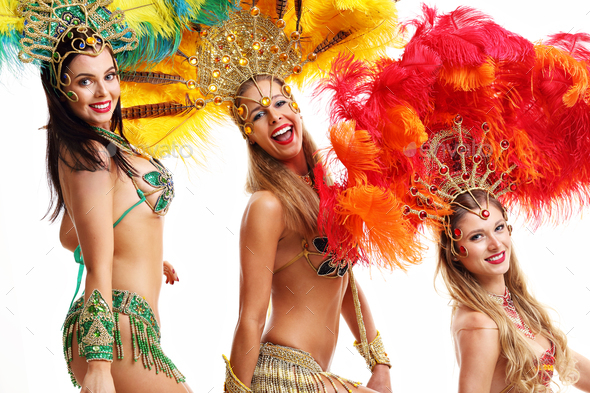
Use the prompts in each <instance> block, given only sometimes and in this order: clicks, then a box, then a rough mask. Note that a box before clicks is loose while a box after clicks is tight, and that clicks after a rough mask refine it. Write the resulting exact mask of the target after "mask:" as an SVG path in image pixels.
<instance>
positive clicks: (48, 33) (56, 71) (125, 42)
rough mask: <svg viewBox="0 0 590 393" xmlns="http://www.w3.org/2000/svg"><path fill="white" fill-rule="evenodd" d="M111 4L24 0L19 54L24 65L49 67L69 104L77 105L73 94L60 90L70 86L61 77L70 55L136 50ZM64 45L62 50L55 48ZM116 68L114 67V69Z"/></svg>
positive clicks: (107, 0) (104, 0)
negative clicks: (33, 63) (105, 49)
mask: <svg viewBox="0 0 590 393" xmlns="http://www.w3.org/2000/svg"><path fill="white" fill-rule="evenodd" d="M111 2H112V0H71V1H68V0H25V1H22V2H21V3H20V4H19V6H18V10H17V12H18V15H19V16H20V17H23V18H24V20H25V26H24V31H23V38H22V39H21V40H20V42H21V45H22V50H21V51H20V53H19V59H20V60H21V61H22V62H24V63H30V62H33V61H35V60H37V61H41V62H44V63H48V64H49V65H50V66H51V69H50V70H51V73H52V86H53V87H54V88H55V89H56V90H58V91H60V92H61V93H62V94H63V95H65V96H66V97H67V98H68V99H69V100H70V101H74V102H75V101H78V97H77V95H76V94H75V93H74V92H68V93H66V92H65V91H64V90H63V88H64V87H66V86H68V85H69V84H70V83H71V80H70V77H69V76H68V75H67V73H65V72H63V73H62V63H63V61H64V60H65V59H66V58H67V57H68V56H69V55H71V54H84V55H89V56H98V55H100V54H101V53H102V51H103V50H104V48H105V47H107V46H108V47H110V48H111V50H112V51H113V54H116V53H119V52H123V51H128V50H133V49H135V48H137V45H138V41H137V37H136V36H135V32H134V31H133V30H131V29H130V28H128V27H126V26H125V24H124V23H123V20H124V16H123V12H122V11H119V10H117V11H114V12H111V11H109V10H108V9H107V8H106V6H107V5H109V4H110V3H111ZM62 43H64V44H65V48H66V49H65V50H59V51H58V47H60V46H62ZM115 66H116V65H115Z"/></svg>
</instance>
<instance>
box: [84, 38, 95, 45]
mask: <svg viewBox="0 0 590 393" xmlns="http://www.w3.org/2000/svg"><path fill="white" fill-rule="evenodd" d="M86 43H87V44H88V45H94V44H96V38H94V37H86Z"/></svg>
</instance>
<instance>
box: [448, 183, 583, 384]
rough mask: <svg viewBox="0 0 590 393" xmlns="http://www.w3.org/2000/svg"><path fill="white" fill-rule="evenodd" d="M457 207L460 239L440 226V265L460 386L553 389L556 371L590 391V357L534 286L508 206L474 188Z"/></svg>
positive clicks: (454, 225)
mask: <svg viewBox="0 0 590 393" xmlns="http://www.w3.org/2000/svg"><path fill="white" fill-rule="evenodd" d="M452 207H453V214H452V215H451V217H450V233H455V234H457V233H460V234H461V237H460V239H459V240H455V241H454V245H453V243H452V242H451V239H450V238H449V236H448V234H447V232H446V231H443V232H442V234H441V241H440V246H439V250H438V251H439V260H438V267H437V271H438V273H440V274H441V276H442V278H443V280H444V282H445V284H446V287H447V289H448V291H449V293H450V294H451V297H452V299H453V300H454V302H455V303H454V308H453V322H452V328H451V330H452V334H453V338H454V341H455V352H456V357H457V361H458V363H459V367H460V372H459V392H460V393H463V392H485V393H507V392H533V391H534V392H537V391H551V387H552V382H551V378H552V376H553V371H554V370H555V371H557V372H558V374H559V377H560V379H561V381H562V383H564V384H565V385H571V384H573V385H574V386H576V387H577V388H578V389H580V390H581V391H584V392H590V361H589V360H588V359H587V358H585V357H583V356H582V355H580V354H578V353H576V352H574V351H572V350H571V349H570V348H568V346H567V338H566V335H565V334H564V333H563V332H562V331H561V330H560V329H559V328H558V327H557V326H555V324H554V323H553V322H552V321H551V318H550V317H549V314H548V312H547V309H546V307H545V306H543V305H542V304H541V303H539V302H538V301H537V300H536V299H535V297H534V296H533V295H532V294H531V293H530V292H529V290H528V288H527V282H526V279H525V277H524V275H523V272H522V271H521V269H520V267H519V264H518V260H517V258H516V255H515V254H514V250H513V247H512V239H511V232H512V228H511V226H510V225H508V223H507V215H506V211H505V209H504V207H503V206H502V204H501V203H500V202H499V201H498V200H497V199H495V198H493V197H492V196H491V195H489V194H488V193H487V191H484V190H471V191H469V192H464V193H463V194H460V195H459V196H457V197H456V198H455V200H454V202H453V203H452ZM483 210H487V211H488V212H489V217H487V219H483V218H482V217H486V216H487V215H488V214H487V213H486V214H482V213H481V212H482V211H483ZM452 247H455V249H456V250H455V253H453V252H452V251H451V250H452ZM553 385H555V383H553Z"/></svg>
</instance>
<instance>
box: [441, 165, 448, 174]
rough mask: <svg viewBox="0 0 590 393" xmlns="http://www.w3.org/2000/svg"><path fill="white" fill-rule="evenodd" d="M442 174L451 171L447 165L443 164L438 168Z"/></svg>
mask: <svg viewBox="0 0 590 393" xmlns="http://www.w3.org/2000/svg"><path fill="white" fill-rule="evenodd" d="M438 171H439V172H440V173H441V175H446V174H447V173H448V172H449V167H448V166H446V165H443V166H441V167H440V169H439V170H438Z"/></svg>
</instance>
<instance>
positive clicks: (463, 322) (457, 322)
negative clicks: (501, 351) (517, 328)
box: [452, 305, 498, 334]
mask: <svg viewBox="0 0 590 393" xmlns="http://www.w3.org/2000/svg"><path fill="white" fill-rule="evenodd" d="M477 329H492V330H493V329H498V325H496V322H494V320H493V319H492V318H490V317H489V316H487V315H486V314H484V313H482V312H479V311H475V310H472V309H471V308H469V307H466V306H463V305H460V306H458V307H457V311H456V312H455V317H454V318H453V325H452V331H453V333H454V334H457V333H458V332H459V331H462V330H477Z"/></svg>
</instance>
